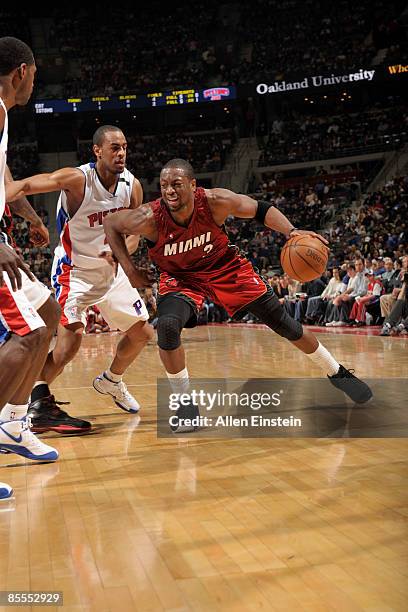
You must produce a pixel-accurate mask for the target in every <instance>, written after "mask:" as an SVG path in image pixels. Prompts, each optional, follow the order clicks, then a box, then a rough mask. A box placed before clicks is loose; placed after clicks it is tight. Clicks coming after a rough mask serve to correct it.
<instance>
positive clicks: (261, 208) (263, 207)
mask: <svg viewBox="0 0 408 612" xmlns="http://www.w3.org/2000/svg"><path fill="white" fill-rule="evenodd" d="M270 208H272V204H268V202H264V201H263V200H259V202H258V208H257V211H256V215H255V219H256V220H257V221H259V223H262V225H265V217H266V213H267V212H268V210H269V209H270Z"/></svg>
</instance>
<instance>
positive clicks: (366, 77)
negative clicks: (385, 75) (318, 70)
mask: <svg viewBox="0 0 408 612" xmlns="http://www.w3.org/2000/svg"><path fill="white" fill-rule="evenodd" d="M374 75H375V70H363V69H362V68H360V70H359V71H358V72H350V73H349V74H340V75H334V74H331V75H330V76H322V75H317V76H312V77H305V78H304V79H303V80H302V81H292V82H287V81H275V83H274V84H273V85H268V84H267V83H259V84H258V85H257V86H256V91H257V93H259V94H260V95H263V94H266V93H279V92H283V91H291V90H295V89H308V88H309V87H327V86H328V85H342V84H343V83H355V82H357V81H372V79H373V78H374Z"/></svg>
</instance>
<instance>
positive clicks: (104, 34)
mask: <svg viewBox="0 0 408 612" xmlns="http://www.w3.org/2000/svg"><path fill="white" fill-rule="evenodd" d="M217 9H218V4H217V3H216V2H215V1H214V0H209V1H208V0H207V1H206V2H203V1H199V2H196V3H195V4H194V10H191V7H190V6H188V7H187V6H185V5H184V6H183V5H180V6H178V5H175V6H174V7H172V9H171V14H170V15H169V14H166V10H163V4H162V3H160V2H158V1H157V0H152V2H150V3H149V4H148V5H146V6H144V7H143V10H141V11H137V12H136V11H135V9H130V10H129V11H128V12H127V14H126V15H124V12H123V7H117V8H115V7H114V6H111V7H110V8H109V19H107V18H106V12H104V11H94V10H92V9H90V8H89V7H82V9H78V8H77V7H75V8H74V9H72V12H71V14H70V12H69V9H68V8H67V7H65V6H64V7H63V8H60V9H55V10H54V12H53V13H52V17H53V25H52V27H51V29H50V32H49V37H48V44H49V46H50V47H52V48H56V49H58V50H59V52H60V53H61V54H62V55H63V57H64V59H65V61H66V63H67V67H68V68H69V70H68V75H67V79H66V82H65V83H64V88H65V91H64V93H65V94H66V95H69V96H71V97H72V96H77V95H78V96H84V95H95V94H101V93H103V94H112V93H123V92H124V91H140V90H148V89H151V88H152V87H153V88H154V89H156V88H170V89H171V88H173V87H175V86H180V87H185V86H188V85H197V84H200V83H209V82H210V81H211V80H212V79H213V78H214V76H215V75H216V74H218V70H219V62H218V59H217V55H216V51H215V47H214V46H213V45H212V41H213V39H214V37H215V34H216V31H217V26H218V24H217V21H216V14H217Z"/></svg>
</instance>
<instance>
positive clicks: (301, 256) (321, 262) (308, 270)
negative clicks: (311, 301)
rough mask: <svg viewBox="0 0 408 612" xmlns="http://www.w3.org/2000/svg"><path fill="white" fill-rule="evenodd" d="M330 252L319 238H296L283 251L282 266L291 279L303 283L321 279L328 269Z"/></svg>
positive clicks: (289, 241) (305, 236) (288, 242)
mask: <svg viewBox="0 0 408 612" xmlns="http://www.w3.org/2000/svg"><path fill="white" fill-rule="evenodd" d="M328 259H329V251H328V249H327V248H326V247H325V246H324V244H323V243H322V242H321V240H319V238H314V237H313V236H307V235H306V234H305V235H303V236H294V237H293V238H290V240H288V241H287V243H286V244H285V246H284V247H283V249H282V251H281V256H280V260H281V265H282V268H283V269H284V271H285V272H286V274H288V275H289V276H290V278H294V279H296V280H298V281H300V282H301V283H305V282H306V281H311V280H313V279H315V278H319V276H321V275H322V274H323V272H324V271H325V269H326V266H327V261H328Z"/></svg>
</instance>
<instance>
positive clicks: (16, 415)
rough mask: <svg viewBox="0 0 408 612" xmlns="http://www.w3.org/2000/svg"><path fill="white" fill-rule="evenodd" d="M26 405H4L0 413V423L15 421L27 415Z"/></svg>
mask: <svg viewBox="0 0 408 612" xmlns="http://www.w3.org/2000/svg"><path fill="white" fill-rule="evenodd" d="M27 410H28V404H18V405H16V404H6V405H5V406H3V408H2V409H1V412H0V422H5V421H17V420H19V419H22V418H24V417H25V415H26V414H27Z"/></svg>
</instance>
